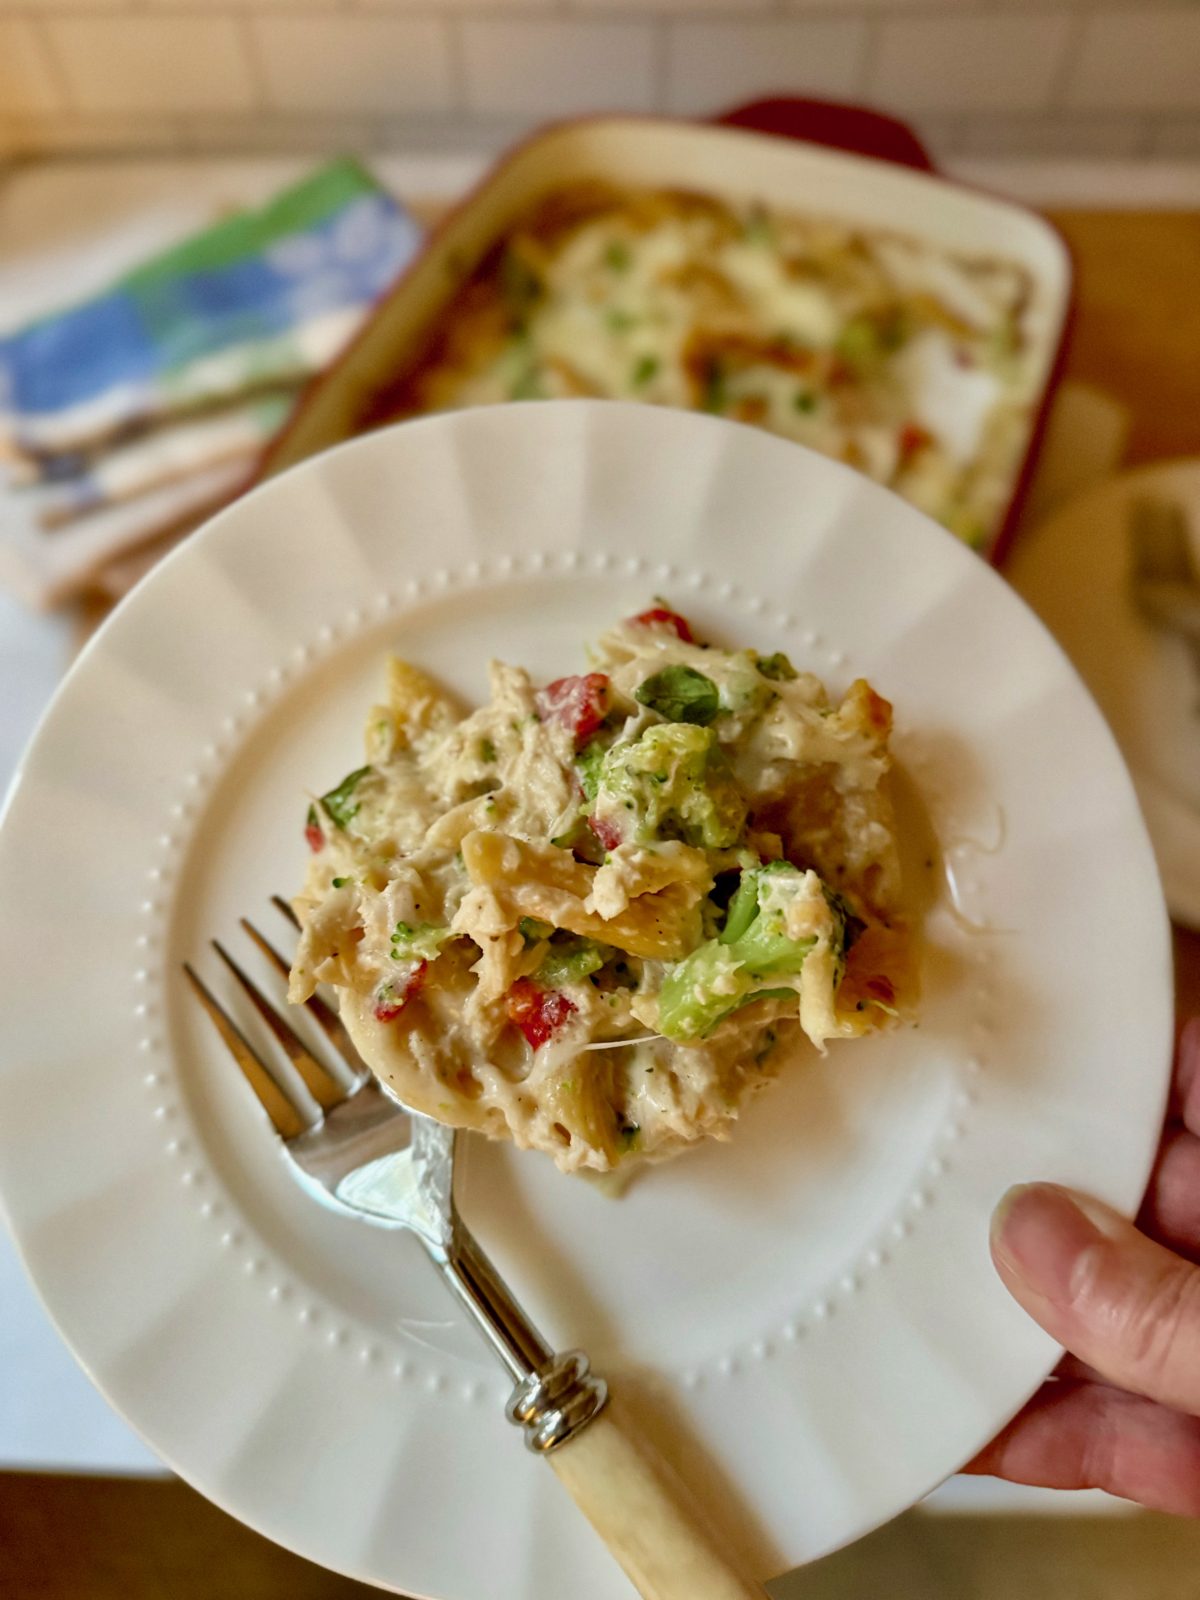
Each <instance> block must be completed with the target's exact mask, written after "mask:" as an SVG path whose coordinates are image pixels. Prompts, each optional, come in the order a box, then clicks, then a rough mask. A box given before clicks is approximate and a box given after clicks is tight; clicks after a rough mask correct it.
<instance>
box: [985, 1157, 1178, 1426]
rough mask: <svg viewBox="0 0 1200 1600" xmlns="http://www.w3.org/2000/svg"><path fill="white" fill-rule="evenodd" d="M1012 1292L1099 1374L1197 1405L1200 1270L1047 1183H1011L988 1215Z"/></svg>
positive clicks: (1106, 1211) (1093, 1203)
mask: <svg viewBox="0 0 1200 1600" xmlns="http://www.w3.org/2000/svg"><path fill="white" fill-rule="evenodd" d="M992 1257H993V1259H994V1261H995V1263H996V1269H997V1271H998V1272H999V1274H1000V1276H1001V1278H1002V1279H1003V1281H1004V1284H1005V1287H1006V1288H1007V1289H1008V1291H1009V1293H1010V1294H1012V1295H1013V1296H1014V1297H1015V1299H1017V1300H1018V1301H1019V1302H1020V1304H1021V1305H1022V1306H1024V1308H1025V1310H1026V1311H1028V1312H1029V1314H1030V1316H1031V1317H1033V1318H1034V1319H1035V1320H1036V1321H1037V1322H1039V1323H1040V1324H1041V1325H1042V1327H1043V1328H1045V1330H1046V1332H1047V1333H1049V1334H1051V1335H1052V1336H1053V1337H1054V1338H1055V1339H1057V1340H1058V1342H1059V1343H1060V1344H1062V1345H1065V1346H1066V1348H1067V1349H1068V1350H1069V1351H1070V1352H1071V1353H1072V1355H1075V1356H1078V1357H1079V1358H1080V1360H1082V1361H1085V1362H1086V1363H1087V1364H1088V1365H1089V1366H1090V1367H1094V1368H1095V1369H1096V1370H1097V1371H1098V1372H1099V1373H1100V1375H1101V1376H1102V1377H1104V1378H1106V1379H1107V1380H1108V1381H1109V1382H1110V1383H1114V1384H1117V1385H1119V1386H1120V1387H1121V1388H1123V1389H1132V1390H1134V1391H1135V1392H1136V1393H1138V1394H1144V1395H1148V1396H1149V1397H1150V1398H1151V1399H1153V1400H1158V1401H1160V1402H1161V1403H1162V1404H1164V1405H1168V1406H1173V1407H1175V1408H1176V1409H1177V1410H1180V1411H1187V1412H1190V1413H1191V1414H1192V1415H1200V1271H1198V1270H1197V1269H1196V1268H1195V1267H1192V1266H1189V1265H1188V1263H1187V1262H1186V1261H1183V1260H1182V1259H1181V1258H1180V1257H1179V1256H1175V1255H1172V1254H1171V1252H1170V1251H1169V1250H1165V1249H1164V1248H1163V1247H1162V1246H1161V1245H1159V1244H1155V1243H1153V1241H1152V1240H1150V1239H1147V1238H1146V1236H1145V1235H1144V1234H1141V1233H1139V1232H1138V1231H1137V1229H1136V1228H1134V1227H1133V1226H1132V1225H1131V1224H1130V1223H1128V1222H1126V1221H1125V1220H1124V1218H1123V1217H1120V1216H1118V1215H1117V1213H1116V1212H1115V1211H1113V1210H1111V1209H1110V1208H1109V1207H1108V1206H1105V1205H1101V1203H1100V1202H1099V1201H1098V1200H1092V1199H1090V1198H1088V1197H1087V1196H1085V1195H1081V1194H1076V1193H1074V1192H1073V1191H1071V1190H1069V1189H1062V1188H1059V1187H1058V1185H1057V1184H1052V1183H1032V1184H1022V1185H1019V1186H1018V1187H1017V1188H1015V1189H1010V1190H1009V1192H1008V1193H1007V1194H1006V1195H1005V1197H1004V1199H1003V1200H1002V1201H1001V1202H1000V1205H999V1206H998V1207H997V1209H996V1214H995V1217H994V1218H993V1221H992Z"/></svg>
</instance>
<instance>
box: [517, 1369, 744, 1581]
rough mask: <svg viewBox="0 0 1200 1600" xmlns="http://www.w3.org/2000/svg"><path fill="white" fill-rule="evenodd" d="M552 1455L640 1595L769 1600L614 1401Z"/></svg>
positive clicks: (564, 1482)
mask: <svg viewBox="0 0 1200 1600" xmlns="http://www.w3.org/2000/svg"><path fill="white" fill-rule="evenodd" d="M549 1460H550V1465H551V1466H552V1467H553V1468H554V1471H555V1472H556V1473H557V1475H558V1479H559V1482H560V1483H561V1484H562V1485H563V1487H564V1488H565V1489H566V1491H567V1493H568V1494H569V1495H570V1496H571V1498H572V1499H573V1500H574V1502H575V1504H576V1505H577V1506H578V1507H579V1509H580V1510H581V1511H582V1512H583V1514H584V1516H585V1517H586V1518H587V1519H588V1521H589V1522H590V1523H591V1525H592V1527H593V1528H595V1530H596V1532H597V1533H598V1534H599V1535H600V1537H601V1538H602V1539H603V1540H604V1542H605V1544H606V1545H607V1546H608V1548H609V1550H610V1551H611V1552H612V1554H613V1555H614V1556H615V1557H616V1559H617V1561H618V1562H619V1563H620V1564H621V1566H622V1568H623V1569H624V1571H625V1574H626V1576H627V1577H628V1578H629V1579H630V1580H631V1582H632V1583H633V1586H634V1588H635V1589H636V1590H637V1592H638V1594H640V1595H641V1596H642V1600H767V1592H766V1590H765V1589H763V1588H762V1587H761V1586H760V1585H759V1584H757V1583H754V1582H753V1581H752V1580H751V1579H749V1578H747V1577H745V1576H744V1575H742V1574H741V1573H739V1572H738V1571H736V1570H735V1569H734V1567H733V1566H731V1565H730V1563H729V1561H728V1559H727V1558H726V1557H725V1556H724V1555H722V1553H721V1552H720V1550H718V1548H717V1546H716V1544H715V1543H714V1542H713V1540H712V1537H711V1535H710V1533H709V1531H708V1529H707V1528H706V1527H705V1526H704V1525H703V1523H702V1521H701V1518H700V1514H699V1512H698V1510H697V1509H696V1507H695V1506H694V1505H692V1503H691V1500H690V1496H689V1495H688V1492H687V1490H686V1488H685V1487H684V1485H683V1484H682V1483H681V1482H680V1480H679V1479H678V1478H677V1477H676V1475H675V1474H674V1472H673V1471H672V1470H671V1468H670V1467H669V1466H668V1464H667V1463H666V1462H665V1461H664V1460H663V1459H662V1458H661V1457H660V1456H659V1455H658V1454H657V1453H656V1452H655V1451H653V1450H652V1449H651V1447H650V1445H649V1443H648V1442H647V1441H646V1440H645V1439H644V1438H639V1437H638V1436H637V1433H636V1432H635V1430H634V1428H633V1427H632V1425H631V1423H630V1421H629V1419H628V1418H627V1417H625V1416H624V1415H623V1414H622V1412H621V1409H620V1407H619V1406H618V1407H617V1408H616V1409H614V1403H613V1402H612V1401H611V1400H610V1402H609V1404H608V1405H606V1406H605V1408H604V1409H603V1411H601V1412H600V1413H599V1414H598V1415H597V1416H595V1417H594V1418H593V1419H592V1421H591V1422H589V1423H588V1424H587V1425H586V1427H584V1428H581V1429H580V1431H579V1432H578V1433H576V1434H575V1435H574V1436H573V1437H572V1438H571V1439H569V1440H567V1442H566V1443H565V1444H561V1445H559V1446H558V1447H557V1448H556V1449H554V1450H552V1451H551V1452H550V1457H549Z"/></svg>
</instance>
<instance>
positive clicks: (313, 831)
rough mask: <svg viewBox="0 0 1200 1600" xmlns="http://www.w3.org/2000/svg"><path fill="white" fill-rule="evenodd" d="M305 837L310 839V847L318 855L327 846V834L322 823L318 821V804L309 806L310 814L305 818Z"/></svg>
mask: <svg viewBox="0 0 1200 1600" xmlns="http://www.w3.org/2000/svg"><path fill="white" fill-rule="evenodd" d="M304 837H305V839H306V840H307V841H308V848H309V849H310V850H311V851H312V853H313V854H314V855H316V853H317V851H318V850H324V848H325V835H324V834H323V833H322V831H321V824H320V823H319V822H318V821H317V808H316V806H309V808H308V815H307V816H306V817H305V819H304Z"/></svg>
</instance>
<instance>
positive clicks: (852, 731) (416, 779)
mask: <svg viewBox="0 0 1200 1600" xmlns="http://www.w3.org/2000/svg"><path fill="white" fill-rule="evenodd" d="M890 727H891V708H890V706H889V705H888V703H887V702H886V701H885V700H883V699H881V698H880V696H879V695H878V694H876V693H875V691H874V690H873V689H872V688H871V687H870V685H869V684H867V683H866V682H865V681H863V680H861V679H860V680H859V681H857V682H856V683H854V684H852V685H851V687H850V689H849V691H848V692H847V693H846V694H845V696H844V697H843V698H842V699H841V700H840V701H838V702H835V701H832V700H831V699H830V698H829V697H828V695H827V694H826V691H825V689H824V688H823V686H822V685H821V683H820V682H819V681H818V680H817V679H816V678H815V677H812V676H811V675H809V674H808V673H803V672H797V671H796V670H795V669H794V668H793V666H792V665H791V663H790V662H789V660H788V659H787V657H786V656H785V655H782V654H779V653H776V654H772V655H760V654H758V653H757V652H756V651H754V650H749V649H746V650H723V649H718V648H716V647H712V646H709V645H706V644H702V643H699V642H697V641H696V640H695V639H694V637H693V634H692V630H691V628H690V627H689V625H688V623H687V622H686V621H685V619H684V618H682V617H681V616H679V615H678V614H677V613H675V612H673V611H671V610H669V609H668V608H667V607H666V606H665V605H661V604H656V605H655V606H654V607H652V608H651V609H650V610H648V611H646V612H644V613H642V614H641V615H640V616H637V617H634V618H631V619H629V620H628V621H626V622H622V623H621V624H620V625H618V626H617V627H614V628H613V629H612V630H611V631H610V632H608V633H607V634H605V635H604V637H603V638H601V639H600V641H599V643H598V645H597V646H596V648H595V651H594V656H593V661H592V666H591V670H590V671H588V672H585V673H582V674H580V675H578V676H572V677H564V678H559V679H557V680H555V681H554V682H551V683H545V684H537V683H535V682H534V681H533V680H532V679H531V678H530V676H529V674H528V673H527V672H525V671H524V670H523V669H522V668H520V667H518V666H507V665H503V664H501V663H498V662H495V663H493V664H492V667H491V698H490V700H489V701H488V703H487V704H486V705H484V706H481V707H480V708H479V709H477V710H475V711H472V712H470V713H469V714H465V713H464V711H463V709H462V708H461V707H460V706H459V705H457V704H456V703H455V701H454V700H453V698H452V697H451V696H450V695H448V694H447V693H445V692H444V691H443V690H442V689H441V688H440V687H439V686H438V685H437V684H436V683H435V682H434V681H433V680H432V679H431V678H429V677H428V676H427V675H426V674H425V673H424V672H422V671H421V670H419V669H418V668H417V667H414V666H412V665H410V664H409V663H407V662H404V661H400V660H396V659H393V660H392V661H391V663H390V666H389V678H388V693H387V698H386V701H385V702H384V703H382V704H380V705H378V706H375V707H374V708H373V709H372V710H371V711H370V714H369V716H368V720H367V732H366V756H367V764H366V765H364V766H361V767H359V768H357V769H356V770H355V771H353V772H351V773H350V774H349V775H348V776H347V777H346V778H344V779H343V780H342V781H341V782H340V783H339V784H338V785H337V786H336V787H335V788H333V789H331V790H329V792H328V793H326V794H324V795H322V796H321V797H320V799H317V800H315V801H314V802H313V804H312V806H311V808H310V810H309V812H308V817H307V825H306V830H305V831H306V836H307V839H308V843H309V846H310V847H311V852H312V853H311V856H310V860H309V869H308V878H307V883H306V885H305V887H304V890H303V892H302V893H301V894H300V895H299V896H298V898H297V899H296V901H295V909H296V912H297V914H298V916H299V918H300V922H301V926H302V934H301V938H300V943H299V947H298V950H297V955H296V960H295V965H294V967H293V970H292V979H291V990H290V997H291V999H292V1000H293V1001H297V1002H299V1001H303V1000H305V999H306V998H307V997H308V996H309V995H310V994H312V992H313V990H314V989H315V988H316V986H317V984H318V983H322V982H324V983H329V984H332V985H333V986H334V987H335V989H336V990H337V993H338V998H339V1001H340V1008H341V1013H342V1016H343V1018H344V1020H345V1023H346V1026H347V1028H348V1029H349V1032H350V1035H351V1037H352V1038H353V1040H354V1043H355V1044H356V1046H357V1047H358V1049H359V1051H360V1052H361V1054H362V1056H363V1058H364V1059H365V1060H366V1062H367V1063H368V1065H369V1066H370V1067H371V1068H372V1069H373V1071H374V1072H375V1073H376V1074H377V1075H378V1076H379V1077H380V1078H381V1079H383V1080H384V1081H385V1082H387V1083H388V1084H389V1085H391V1086H392V1088H393V1089H394V1090H395V1091H396V1093H397V1094H398V1095H399V1097H400V1098H401V1099H402V1100H403V1101H404V1102H405V1103H406V1104H407V1105H409V1106H411V1107H413V1108H414V1109H416V1110H418V1111H422V1112H425V1113H427V1114H428V1115H429V1116H432V1117H436V1118H437V1119H439V1120H440V1121H443V1122H447V1123H452V1124H454V1125H456V1126H459V1127H464V1128H474V1129H477V1130H479V1131H480V1132H482V1133H485V1134H488V1135H491V1136H493V1137H508V1138H511V1139H513V1140H515V1142H516V1143H517V1144H518V1145H521V1146H526V1147H534V1148H537V1149H540V1150H544V1151H547V1152H548V1153H549V1154H550V1155H551V1156H552V1157H553V1158H554V1160H555V1161H556V1162H557V1163H558V1165H559V1166H560V1167H561V1168H563V1169H564V1170H575V1169H580V1168H590V1169H593V1170H596V1171H601V1172H604V1171H608V1170H610V1169H611V1168H613V1167H614V1166H615V1165H616V1164H617V1163H618V1162H620V1161H621V1160H622V1159H623V1158H626V1157H629V1156H638V1157H651V1158H657V1157H662V1156H665V1155H669V1154H672V1153H673V1152H675V1151H678V1150H680V1149H681V1148H683V1147H684V1146H686V1145H688V1144H691V1143H693V1142H694V1141H696V1140H699V1139H702V1138H704V1137H706V1136H715V1137H718V1138H722V1137H726V1136H727V1135H728V1133H729V1131H730V1128H731V1125H732V1123H733V1122H734V1120H735V1119H736V1117H737V1115H738V1111H739V1108H740V1107H741V1105H742V1104H743V1103H744V1101H745V1100H746V1098H747V1096H748V1095H750V1094H752V1093H753V1092H754V1091H755V1090H757V1089H758V1088H760V1087H761V1086H762V1085H764V1084H765V1083H766V1082H768V1081H769V1080H770V1078H771V1077H772V1076H773V1075H774V1074H775V1073H776V1072H777V1070H778V1069H779V1068H780V1066H781V1065H782V1064H783V1062H784V1060H785V1059H786V1057H787V1055H788V1050H787V1048H786V1047H787V1046H788V1045H789V1043H790V1042H794V1041H796V1040H798V1039H800V1037H801V1036H803V1035H806V1036H807V1038H808V1039H809V1040H811V1041H812V1044H813V1045H815V1046H816V1047H817V1048H818V1049H820V1050H822V1051H823V1050H824V1049H825V1047H826V1043H827V1041H829V1040H836V1039H843V1038H852V1037H854V1036H856V1035H860V1034H864V1033H867V1032H870V1031H872V1030H875V1029H879V1028H883V1027H886V1026H888V1025H889V1024H891V1023H892V1021H893V1019H895V1018H896V1017H897V1016H899V1015H901V1014H902V1013H903V1011H904V1009H905V1007H906V1006H907V1005H908V1004H909V1003H910V1001H911V982H910V980H909V978H908V969H909V960H908V952H907V940H906V936H905V930H904V927H903V924H902V922H901V921H900V918H899V908H900V881H899V880H900V873H899V864H898V856H897V844H896V834H895V827H894V822H893V814H892V808H891V804H890V801H889V796H888V788H887V781H886V780H887V774H888V768H889V756H888V735H889V731H890Z"/></svg>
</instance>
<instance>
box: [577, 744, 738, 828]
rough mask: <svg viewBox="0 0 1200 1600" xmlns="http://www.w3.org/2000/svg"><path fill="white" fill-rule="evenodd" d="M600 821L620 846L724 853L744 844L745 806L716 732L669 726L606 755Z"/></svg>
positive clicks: (599, 799) (597, 807)
mask: <svg viewBox="0 0 1200 1600" xmlns="http://www.w3.org/2000/svg"><path fill="white" fill-rule="evenodd" d="M595 816H596V818H597V819H598V820H599V821H600V822H601V823H602V824H603V825H604V826H605V827H606V828H607V830H608V831H609V832H610V833H615V834H616V835H618V836H619V837H620V838H621V839H622V840H623V841H628V840H633V841H635V842H637V843H638V844H653V843H655V842H656V841H658V840H661V839H682V840H683V841H684V843H685V844H691V845H697V846H699V847H700V848H701V849H704V850H726V849H729V848H730V847H731V846H733V845H735V844H736V843H737V841H738V839H739V838H740V837H741V833H742V829H743V827H744V826H745V822H746V803H745V801H744V800H743V798H742V795H741V792H740V790H739V789H738V787H737V784H736V783H735V782H734V779H733V775H732V774H731V772H730V771H729V768H728V766H727V765H726V762H725V758H724V756H723V755H722V754H721V749H720V746H719V745H718V743H717V736H716V734H715V733H714V732H713V730H712V729H711V728H701V727H696V726H695V725H693V724H692V723H688V722H664V723H656V724H655V725H654V726H653V727H650V728H647V729H646V731H645V732H644V733H643V734H642V736H641V738H640V739H637V740H635V741H634V742H633V743H632V744H617V745H614V746H613V747H612V749H611V750H609V751H608V752H607V753H606V755H605V757H604V761H603V763H602V764H601V767H600V771H599V776H598V781H597V786H596V796H595Z"/></svg>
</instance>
